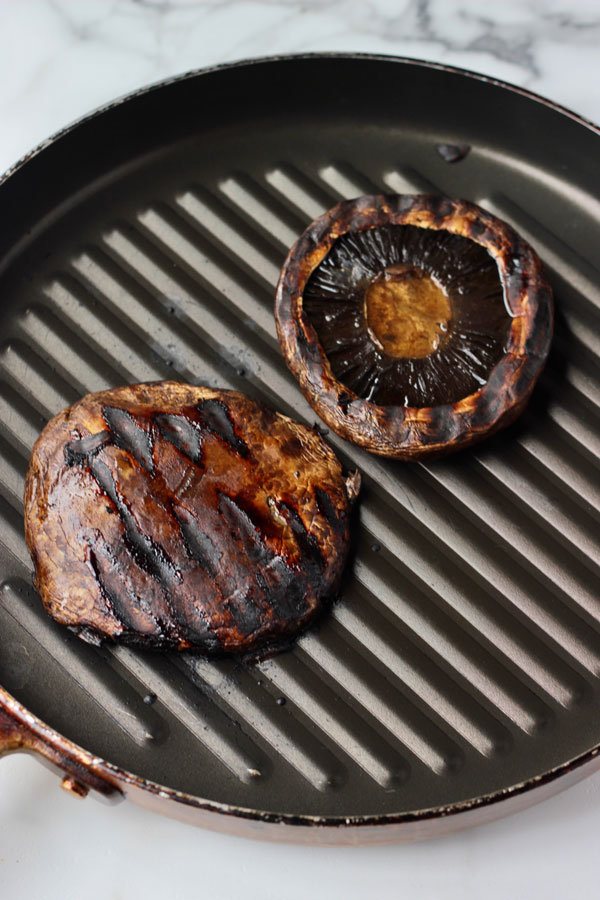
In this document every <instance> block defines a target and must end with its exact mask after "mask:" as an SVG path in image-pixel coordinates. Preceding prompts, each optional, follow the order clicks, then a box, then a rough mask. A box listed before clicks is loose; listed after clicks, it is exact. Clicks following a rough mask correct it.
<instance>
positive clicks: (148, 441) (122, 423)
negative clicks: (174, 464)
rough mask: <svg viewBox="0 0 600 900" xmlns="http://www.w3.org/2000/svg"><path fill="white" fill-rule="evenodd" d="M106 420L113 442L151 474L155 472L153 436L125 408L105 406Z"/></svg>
mask: <svg viewBox="0 0 600 900" xmlns="http://www.w3.org/2000/svg"><path fill="white" fill-rule="evenodd" d="M102 415H103V416H104V421H105V422H106V424H107V425H108V427H109V428H110V430H111V431H112V433H113V436H114V437H113V443H114V444H115V446H117V447H120V448H121V449H122V450H127V451H128V452H129V453H131V455H132V456H133V457H134V458H135V459H137V461H138V462H139V464H140V465H141V466H142V467H143V468H144V469H145V470H146V471H147V472H150V474H153V473H154V460H153V458H152V437H151V435H150V434H149V433H148V432H147V431H146V430H145V429H144V428H140V426H139V425H138V424H137V423H136V422H135V420H134V419H133V417H132V416H131V415H130V414H129V413H128V412H126V411H125V410H124V409H117V408H116V407H114V406H105V407H104V409H103V410H102Z"/></svg>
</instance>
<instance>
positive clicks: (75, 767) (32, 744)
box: [0, 706, 123, 800]
mask: <svg viewBox="0 0 600 900" xmlns="http://www.w3.org/2000/svg"><path fill="white" fill-rule="evenodd" d="M72 746H73V745H72ZM11 751H22V752H29V753H34V754H35V755H36V756H37V757H38V758H40V759H41V761H42V762H43V763H44V764H45V765H46V766H47V767H48V768H50V769H52V770H54V771H56V769H59V770H60V771H61V772H62V774H63V780H62V786H63V787H64V788H65V790H68V791H69V792H70V793H72V794H74V795H76V796H79V797H85V796H87V794H88V793H89V791H90V789H92V790H94V791H95V792H96V793H97V794H99V795H100V796H102V797H105V798H107V799H109V800H120V799H122V798H123V794H122V792H121V791H120V790H119V788H118V787H117V786H116V785H114V784H113V783H112V782H111V781H109V780H108V779H106V778H103V777H102V776H101V775H99V774H97V773H96V772H94V771H91V770H90V769H89V768H88V767H87V766H86V765H84V764H83V763H82V762H80V761H79V760H78V759H77V758H76V755H77V748H75V747H74V746H73V752H72V753H70V752H67V751H63V750H61V749H59V748H57V747H54V746H53V745H52V744H51V743H50V742H49V741H47V740H45V739H44V737H43V735H41V734H38V732H37V729H35V728H34V727H30V726H29V725H28V724H27V723H26V722H23V721H20V720H19V718H18V717H17V716H15V715H14V714H12V713H11V712H9V711H8V710H6V709H3V708H2V706H0V757H1V756H4V755H5V754H7V753H10V752H11Z"/></svg>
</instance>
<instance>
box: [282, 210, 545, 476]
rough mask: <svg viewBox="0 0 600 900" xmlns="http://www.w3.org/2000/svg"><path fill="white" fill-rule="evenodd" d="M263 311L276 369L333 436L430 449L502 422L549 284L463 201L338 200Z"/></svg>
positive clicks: (530, 351)
mask: <svg viewBox="0 0 600 900" xmlns="http://www.w3.org/2000/svg"><path fill="white" fill-rule="evenodd" d="M275 317H276V320H277V329H278V334H279V340H280V343H281V347H282V350H283V354H284V357H285V359H286V362H287V364H288V367H289V368H290V370H291V371H292V373H293V374H294V376H295V377H296V378H297V379H298V381H299V383H300V387H301V388H302V391H303V392H304V394H305V396H306V398H307V399H308V401H309V402H310V403H311V405H312V406H313V408H314V409H315V410H316V412H317V413H318V414H319V415H320V416H321V418H322V419H323V420H324V421H325V422H326V423H327V425H329V427H330V428H332V429H333V430H334V431H336V432H337V433H338V434H339V435H341V436H342V437H344V438H346V439H347V440H349V441H352V442H353V443H356V444H359V445H360V446H362V447H364V448H365V449H367V450H370V451H371V452H373V453H377V454H380V455H383V456H390V457H395V458H397V459H405V460H411V459H419V458H422V457H426V456H428V457H431V456H440V455H442V454H444V453H447V452H449V451H452V450H458V449H460V448H463V447H466V446H468V445H469V444H472V443H473V442H474V441H478V440H480V439H481V438H483V437H485V436H486V435H489V434H491V433H492V432H494V431H496V430H497V429H499V428H502V427H504V426H506V425H508V424H509V423H510V422H512V421H513V420H514V419H515V418H516V417H517V416H518V415H519V413H520V412H521V411H522V409H523V408H524V406H525V404H526V402H527V400H528V398H529V395H530V394H531V391H532V389H533V386H534V384H535V382H536V379H537V378H538V376H539V374H540V372H541V370H542V368H543V365H544V363H545V360H546V357H547V354H548V350H549V346H550V340H551V336H552V322H553V306H552V293H551V290H550V287H549V284H548V282H547V280H546V277H545V275H544V272H543V270H542V266H541V263H540V260H539V259H538V257H537V255H536V253H535V252H534V250H533V249H532V248H531V247H530V246H529V245H528V244H527V243H526V242H525V241H524V240H523V239H522V238H521V237H519V235H518V234H517V233H516V232H515V231H514V230H513V229H512V228H510V226H508V225H507V224H506V223H505V222H502V221H501V220H500V219H498V218H496V217H495V216H493V215H491V214H490V213H488V212H486V211H485V210H483V209H482V208H481V207H479V206H476V205H475V204H473V203H468V202H467V201H465V200H449V199H447V198H445V197H432V196H421V195H391V196H384V195H381V196H365V197H360V198H359V199H357V200H348V201H343V202H341V203H338V204H337V206H334V207H333V209H331V210H329V212H327V213H325V214H324V215H323V216H321V217H320V218H318V219H316V220H315V221H314V222H313V223H312V224H311V225H310V226H309V227H308V228H307V230H306V231H305V232H304V234H303V235H302V236H301V237H300V238H299V240H298V241H297V242H296V244H295V245H294V246H293V247H292V249H291V250H290V253H289V255H288V257H287V259H286V261H285V264H284V266H283V269H282V272H281V277H280V279H279V283H278V287H277V294H276V302H275Z"/></svg>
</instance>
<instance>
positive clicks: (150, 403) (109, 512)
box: [25, 382, 358, 653]
mask: <svg viewBox="0 0 600 900" xmlns="http://www.w3.org/2000/svg"><path fill="white" fill-rule="evenodd" d="M357 490H358V476H357V475H354V476H350V477H349V478H348V479H346V478H344V476H343V474H342V469H341V466H340V463H339V462H338V460H337V459H336V457H335V455H334V454H333V452H332V451H331V450H330V448H329V447H328V446H327V445H326V444H325V443H324V441H323V440H322V439H321V438H320V437H319V435H318V434H317V433H316V432H315V431H313V430H310V429H308V428H306V427H304V426H302V425H300V424H298V423H296V422H293V421H292V420H290V419H288V418H286V417H284V416H281V415H278V414H276V413H274V412H272V411H271V410H269V409H267V408H265V407H263V406H261V405H259V404H257V403H255V402H253V401H252V400H250V399H249V398H247V397H245V396H243V395H242V394H238V393H234V392H232V391H215V390H210V389H208V388H199V387H192V386H189V385H183V384H179V383H175V382H162V383H156V384H141V385H133V386H130V387H124V388H117V389H115V390H109V391H103V392H100V393H97V394H90V395H88V396H86V397H84V398H83V399H82V400H80V401H79V402H78V403H76V404H74V405H73V406H72V407H69V408H68V409H66V410H63V412H61V413H60V414H59V415H58V416H56V417H55V418H54V419H52V420H51V421H50V422H49V423H48V425H47V426H46V428H45V429H44V431H43V432H42V434H41V435H40V437H39V439H38V441H37V443H36V445H35V447H34V450H33V454H32V458H31V462H30V466H29V471H28V474H27V481H26V489H25V526H26V538H27V544H28V546H29V550H30V552H31V556H32V559H33V561H34V565H35V571H36V583H37V587H38V589H39V591H40V594H41V597H42V600H43V603H44V605H45V607H46V609H47V610H48V612H49V613H50V614H51V615H52V616H53V617H54V618H55V619H56V620H57V621H58V622H60V623H61V624H64V625H68V626H71V627H73V628H74V629H76V630H77V631H78V632H79V633H80V634H81V635H82V636H83V637H86V638H88V639H93V638H94V637H95V636H101V637H110V638H115V639H119V640H121V641H126V642H133V643H139V644H146V645H148V646H152V647H161V648H169V647H173V648H177V649H184V648H187V647H192V648H195V649H197V650H199V651H202V652H205V653H222V652H240V651H244V652H248V651H251V650H254V649H255V648H257V647H259V646H262V645H264V644H269V645H270V644H272V643H273V642H277V641H279V640H281V639H283V638H286V639H289V638H290V637H291V636H293V635H295V634H296V633H297V632H298V631H299V629H301V628H302V627H303V626H305V625H306V624H307V623H308V622H309V621H310V620H311V619H312V618H314V616H315V615H316V614H317V613H318V612H319V610H320V609H321V607H322V606H323V603H324V600H325V598H327V597H330V596H331V595H332V594H333V593H334V592H335V590H336V589H337V587H338V584H339V580H340V577H341V573H342V569H343V565H344V561H345V557H346V550H347V544H348V535H349V513H350V507H351V502H352V499H353V498H354V496H355V494H356V491H357Z"/></svg>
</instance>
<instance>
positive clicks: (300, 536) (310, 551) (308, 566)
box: [278, 502, 325, 579]
mask: <svg viewBox="0 0 600 900" xmlns="http://www.w3.org/2000/svg"><path fill="white" fill-rule="evenodd" d="M278 509H279V510H280V512H281V514H282V515H283V516H284V518H285V520H286V522H287V523H288V525H289V526H290V528H291V529H292V533H293V535H294V538H295V539H296V544H297V545H298V549H299V550H300V553H301V554H302V556H303V557H304V560H305V562H304V568H305V570H306V571H307V574H308V575H309V577H311V578H314V579H317V578H319V576H320V574H321V572H322V570H323V569H324V568H325V560H324V559H323V556H322V555H321V551H320V549H319V545H318V543H317V541H316V540H315V539H314V538H313V537H312V536H311V535H310V534H309V533H308V532H307V530H306V528H305V527H304V523H303V521H302V519H301V518H300V516H299V514H298V512H297V510H295V509H294V507H293V506H290V505H289V504H288V503H283V502H281V503H280V504H279V505H278Z"/></svg>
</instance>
